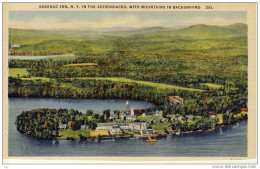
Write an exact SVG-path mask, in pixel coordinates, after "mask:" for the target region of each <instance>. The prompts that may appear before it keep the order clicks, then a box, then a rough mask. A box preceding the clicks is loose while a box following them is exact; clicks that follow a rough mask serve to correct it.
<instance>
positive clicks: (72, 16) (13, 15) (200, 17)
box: [9, 11, 247, 30]
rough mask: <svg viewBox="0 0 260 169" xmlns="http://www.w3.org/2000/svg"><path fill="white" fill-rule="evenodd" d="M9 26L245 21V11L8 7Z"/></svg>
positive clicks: (84, 27) (54, 27) (38, 27)
mask: <svg viewBox="0 0 260 169" xmlns="http://www.w3.org/2000/svg"><path fill="white" fill-rule="evenodd" d="M9 14H10V15H9V19H10V20H9V28H18V29H36V30H94V29H100V28H113V27H131V28H143V27H158V26H159V27H180V26H190V25H195V24H207V25H219V26H224V25H230V24H234V23H245V24H246V23H247V21H246V19H247V14H246V12H147V11H146V12H89V11H83V12H74V11H70V12H68V11H66V12H64V11H59V12H57V11H56V12H48V11H10V13H9Z"/></svg>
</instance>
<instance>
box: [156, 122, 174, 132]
mask: <svg viewBox="0 0 260 169" xmlns="http://www.w3.org/2000/svg"><path fill="white" fill-rule="evenodd" d="M170 124H171V123H159V124H153V125H152V128H153V129H154V130H155V132H156V133H158V134H159V133H164V129H165V128H166V127H168V126H169V125H170Z"/></svg>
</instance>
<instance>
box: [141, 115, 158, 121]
mask: <svg viewBox="0 0 260 169" xmlns="http://www.w3.org/2000/svg"><path fill="white" fill-rule="evenodd" d="M161 118H162V116H150V117H143V116H142V115H141V116H138V117H137V119H138V120H140V121H149V120H154V119H161Z"/></svg>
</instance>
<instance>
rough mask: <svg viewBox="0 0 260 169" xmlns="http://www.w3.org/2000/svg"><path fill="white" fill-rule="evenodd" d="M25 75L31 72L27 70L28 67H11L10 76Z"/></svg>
mask: <svg viewBox="0 0 260 169" xmlns="http://www.w3.org/2000/svg"><path fill="white" fill-rule="evenodd" d="M18 74H19V77H23V76H28V75H29V72H28V71H27V69H26V68H10V69H9V77H18Z"/></svg>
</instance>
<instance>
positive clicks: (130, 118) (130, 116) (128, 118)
mask: <svg viewBox="0 0 260 169" xmlns="http://www.w3.org/2000/svg"><path fill="white" fill-rule="evenodd" d="M136 119H137V117H136V116H135V115H128V116H126V120H136Z"/></svg>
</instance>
